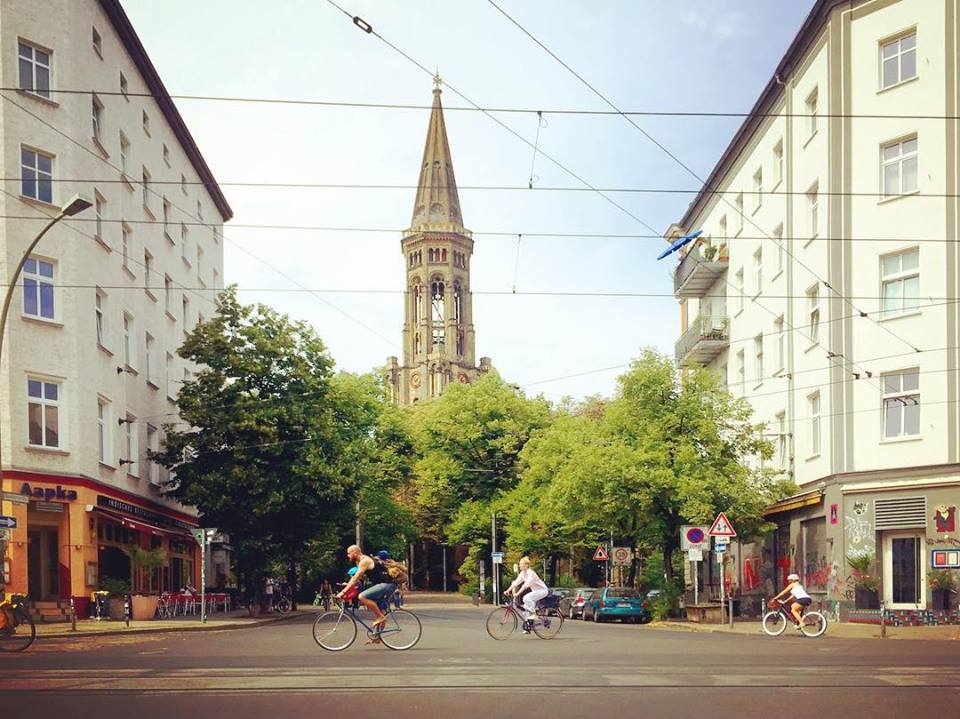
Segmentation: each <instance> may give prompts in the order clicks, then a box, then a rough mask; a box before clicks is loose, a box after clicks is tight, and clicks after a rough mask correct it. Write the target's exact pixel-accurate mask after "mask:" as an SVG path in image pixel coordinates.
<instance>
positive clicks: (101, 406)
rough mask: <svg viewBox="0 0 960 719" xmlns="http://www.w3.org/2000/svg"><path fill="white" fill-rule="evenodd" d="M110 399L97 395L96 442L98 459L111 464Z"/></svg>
mask: <svg viewBox="0 0 960 719" xmlns="http://www.w3.org/2000/svg"><path fill="white" fill-rule="evenodd" d="M111 429H112V423H111V422H110V401H109V400H107V399H104V398H103V397H97V440H98V441H97V444H98V452H99V459H100V461H101V462H102V463H103V464H113V447H111V442H110V431H111Z"/></svg>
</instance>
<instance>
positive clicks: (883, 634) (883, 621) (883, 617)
mask: <svg viewBox="0 0 960 719" xmlns="http://www.w3.org/2000/svg"><path fill="white" fill-rule="evenodd" d="M880 638H881V639H886V638H887V610H886V609H885V608H884V602H880Z"/></svg>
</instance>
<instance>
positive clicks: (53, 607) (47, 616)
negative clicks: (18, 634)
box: [28, 600, 70, 624]
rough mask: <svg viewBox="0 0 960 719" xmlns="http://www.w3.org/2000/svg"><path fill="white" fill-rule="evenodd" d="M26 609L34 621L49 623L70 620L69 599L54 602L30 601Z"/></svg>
mask: <svg viewBox="0 0 960 719" xmlns="http://www.w3.org/2000/svg"><path fill="white" fill-rule="evenodd" d="M28 611H29V612H30V616H32V617H33V621H35V622H43V623H44V624H49V623H51V622H69V621H70V602H69V600H60V601H56V602H30V604H29V607H28Z"/></svg>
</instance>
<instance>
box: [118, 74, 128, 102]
mask: <svg viewBox="0 0 960 719" xmlns="http://www.w3.org/2000/svg"><path fill="white" fill-rule="evenodd" d="M129 91H130V90H129V85H128V83H127V76H126V75H124V74H123V73H122V72H121V73H120V94H121V95H123V97H124V99H125V100H126V101H127V102H129V101H130V98H129V97H127V93H128V92H129Z"/></svg>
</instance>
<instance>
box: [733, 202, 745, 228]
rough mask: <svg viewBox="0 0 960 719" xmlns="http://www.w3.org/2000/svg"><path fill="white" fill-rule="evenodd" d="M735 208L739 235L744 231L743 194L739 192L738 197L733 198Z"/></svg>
mask: <svg viewBox="0 0 960 719" xmlns="http://www.w3.org/2000/svg"><path fill="white" fill-rule="evenodd" d="M733 204H734V207H736V209H737V216H736V217H734V218H733V219H734V220H735V221H736V223H737V230H736V233H735V234H739V233H740V232H742V231H743V193H742V192H738V193H737V196H736V197H735V198H733Z"/></svg>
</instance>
